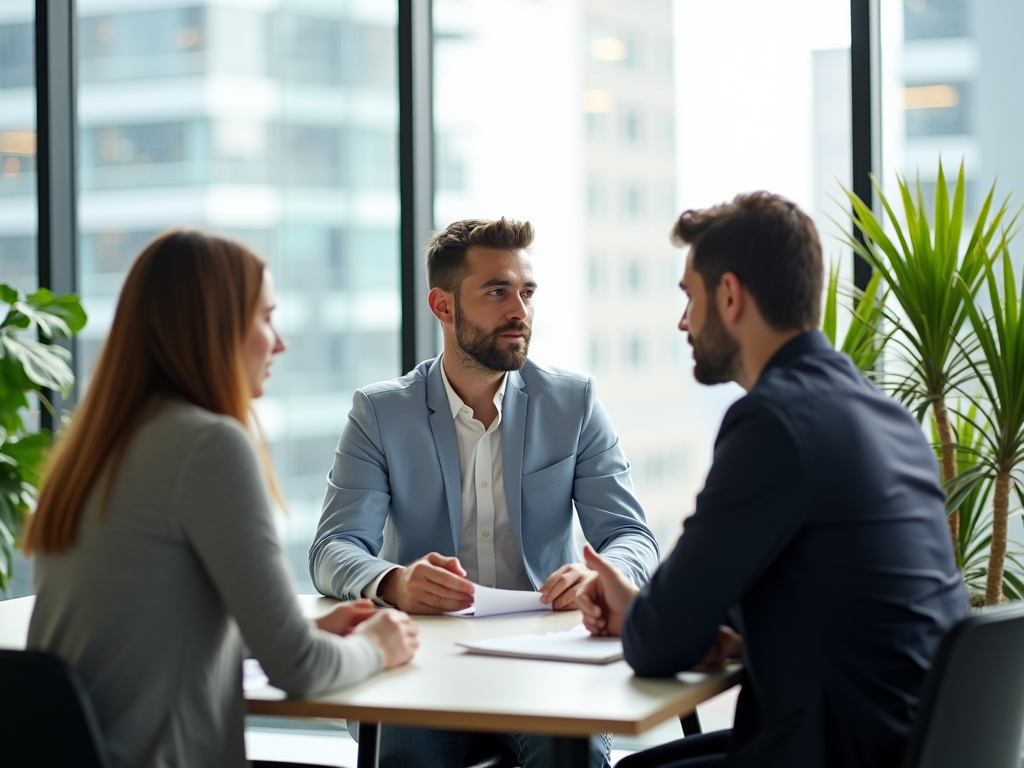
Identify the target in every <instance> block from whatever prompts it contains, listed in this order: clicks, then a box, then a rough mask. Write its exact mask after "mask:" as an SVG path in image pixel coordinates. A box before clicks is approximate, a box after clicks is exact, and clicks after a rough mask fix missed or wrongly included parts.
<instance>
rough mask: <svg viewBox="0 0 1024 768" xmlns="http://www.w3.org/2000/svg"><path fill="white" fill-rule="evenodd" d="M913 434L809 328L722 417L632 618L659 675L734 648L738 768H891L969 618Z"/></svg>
mask: <svg viewBox="0 0 1024 768" xmlns="http://www.w3.org/2000/svg"><path fill="white" fill-rule="evenodd" d="M943 498H944V497H943V493H942V488H941V486H940V483H939V473H938V464H937V462H936V459H935V454H934V452H933V450H932V448H931V447H930V446H929V444H928V442H927V441H926V440H925V437H924V434H923V432H922V429H921V425H920V424H919V423H918V422H917V421H916V420H915V419H914V418H913V416H911V415H910V414H909V413H908V412H907V411H906V410H905V409H904V408H903V407H902V406H900V405H899V404H898V403H897V402H895V401H894V400H892V399H891V398H889V397H887V396H886V395H884V394H882V393H881V392H879V390H878V389H877V388H876V387H875V386H874V385H873V384H871V383H870V382H869V381H868V380H867V379H865V377H864V376H863V375H862V374H861V373H860V372H859V371H858V370H857V369H856V367H855V366H854V365H853V364H852V363H851V361H850V360H849V358H847V357H846V356H845V355H842V354H839V353H837V352H835V351H834V350H833V349H832V348H831V347H830V346H829V343H828V340H827V339H826V338H825V336H824V335H823V334H821V333H820V332H818V331H813V332H809V333H805V334H802V335H800V336H798V337H796V338H795V339H793V340H792V341H790V342H789V343H788V344H786V345H785V346H784V347H783V348H782V349H780V350H779V352H778V353H777V354H776V355H775V356H774V357H773V358H772V360H771V361H770V362H769V364H768V365H767V367H766V368H765V370H764V372H763V374H762V375H761V378H760V379H759V380H758V382H757V384H756V385H755V386H754V388H753V389H752V390H751V391H750V393H749V394H748V395H747V396H746V397H743V398H742V399H740V400H739V401H738V402H737V403H735V404H734V405H733V406H732V407H731V408H730V409H729V411H728V413H727V414H726V415H725V419H724V420H723V422H722V427H721V430H720V431H719V434H718V438H717V440H716V442H715V453H714V462H713V465H712V467H711V471H710V473H709V475H708V479H707V484H706V485H705V487H704V490H703V491H702V492H701V493H700V495H699V496H698V497H697V510H696V512H695V514H694V515H693V516H692V517H690V518H689V519H688V520H687V521H686V523H685V530H684V533H683V535H682V537H681V538H680V540H679V543H678V544H677V545H676V548H675V550H674V551H673V552H672V554H671V555H670V556H669V557H668V558H667V559H666V561H665V562H664V563H663V564H662V566H661V567H660V568H659V569H658V571H657V572H656V573H655V575H654V576H653V578H652V579H651V582H650V583H649V584H648V586H647V587H645V588H644V590H643V591H642V592H641V594H640V596H639V597H638V598H637V600H636V601H635V603H634V604H633V606H632V607H631V608H630V611H629V613H628V614H627V616H626V620H625V624H624V628H623V642H624V647H625V653H626V659H627V661H628V662H629V663H630V664H631V665H632V666H633V668H634V669H635V670H636V671H637V673H638V674H641V675H648V676H666V675H671V674H674V673H676V672H679V671H681V670H685V669H689V668H690V667H692V666H694V665H695V664H697V663H698V662H699V661H700V660H701V658H702V657H703V655H704V653H705V652H706V651H707V649H708V647H709V646H710V644H711V641H712V639H713V638H714V637H715V634H716V632H717V630H718V627H719V625H721V624H725V623H730V620H729V618H727V616H728V617H730V618H731V623H732V624H733V626H735V627H736V628H737V629H738V630H740V631H741V633H742V635H743V640H744V664H745V670H746V673H745V674H746V679H745V682H744V684H743V689H742V692H741V694H740V700H739V704H738V708H737V712H736V721H735V727H734V729H733V736H732V742H731V746H730V751H729V760H728V765H729V766H730V767H732V768H740V767H741V766H742V767H746V766H750V767H751V768H753V767H755V766H756V768H776V767H782V766H785V767H786V768H801V766H806V768H824V767H825V766H850V767H851V768H853V767H854V766H857V767H858V768H861V767H864V768H866V767H867V766H871V768H883V767H884V766H897V765H899V763H900V760H901V757H902V754H903V750H904V745H905V741H906V737H907V734H908V732H909V729H910V724H911V721H912V719H913V717H914V714H915V711H916V709H917V704H918V697H919V693H920V688H921V684H922V681H923V678H924V675H925V672H926V671H927V669H928V667H929V664H930V662H931V658H932V654H933V653H934V651H935V649H936V647H937V645H938V643H939V640H940V639H941V637H942V635H943V633H944V632H945V630H946V629H947V628H948V627H949V626H950V625H951V624H952V623H953V622H954V621H955V620H956V619H958V618H960V617H961V616H964V615H965V614H966V613H967V612H968V605H967V595H966V590H965V588H964V585H963V582H962V580H961V577H960V574H959V572H958V570H957V568H956V565H955V564H954V560H953V548H952V544H951V542H950V538H949V529H948V526H947V523H946V518H945V514H944V510H943Z"/></svg>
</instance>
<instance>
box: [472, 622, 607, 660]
mask: <svg viewBox="0 0 1024 768" xmlns="http://www.w3.org/2000/svg"><path fill="white" fill-rule="evenodd" d="M456 645H461V646H462V647H463V648H466V649H468V650H469V652H470V653H484V654H488V655H490V656H511V657H513V658H518V659H545V660H548V661H580V662H584V663H586V664H608V663H609V662H612V661H618V660H619V659H621V658H622V640H620V639H619V638H617V637H593V636H592V635H591V634H590V633H589V632H588V631H587V628H586V627H584V626H583V625H582V624H580V625H579V626H578V627H574V628H573V629H570V630H569V631H567V632H548V633H547V634H544V635H509V636H508V637H494V638H491V639H490V640H471V641H466V642H459V643H456Z"/></svg>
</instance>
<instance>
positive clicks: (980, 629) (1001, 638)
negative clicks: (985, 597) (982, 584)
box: [903, 605, 1024, 768]
mask: <svg viewBox="0 0 1024 768" xmlns="http://www.w3.org/2000/svg"><path fill="white" fill-rule="evenodd" d="M1022 734H1024V606H1020V605H1011V606H999V607H997V608H991V609H987V610H985V611H982V612H980V613H978V614H975V615H974V616H970V617H968V618H966V619H964V620H962V621H961V622H959V623H958V624H956V625H954V626H953V628H952V629H951V630H950V631H949V632H948V633H947V635H946V637H944V638H943V640H942V643H941V644H940V645H939V650H938V652H937V653H936V654H935V659H934V661H933V662H932V668H931V670H930V671H929V673H928V676H927V677H926V678H925V684H924V689H923V691H922V694H921V706H920V709H919V710H918V714H917V719H916V721H915V722H914V726H913V728H912V729H911V733H910V740H909V742H908V744H907V752H906V757H905V760H904V763H903V765H904V768H964V767H965V766H971V768H1018V767H1019V766H1020V764H1021V736H1022Z"/></svg>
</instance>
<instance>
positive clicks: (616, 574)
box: [576, 544, 640, 637]
mask: <svg viewBox="0 0 1024 768" xmlns="http://www.w3.org/2000/svg"><path fill="white" fill-rule="evenodd" d="M583 559H584V560H586V561H587V565H588V566H590V569H591V570H592V571H594V572H595V573H596V574H597V578H596V579H590V580H588V581H587V582H586V584H585V586H584V587H583V589H582V590H580V592H579V594H578V595H577V596H576V606H577V607H578V608H579V609H580V611H582V612H583V624H584V626H585V627H586V628H587V629H589V630H590V634H592V635H611V636H614V637H618V636H619V635H621V634H622V620H623V618H625V616H626V610H627V609H628V608H629V606H630V603H632V602H633V600H634V598H636V596H637V593H638V592H640V590H639V589H637V588H636V587H634V586H633V585H632V584H630V582H629V580H628V579H627V578H626V577H625V576H623V575H622V573H621V572H620V571H619V569H618V568H616V567H615V566H614V565H612V564H611V563H609V562H608V561H607V560H605V559H604V558H603V557H601V556H600V555H599V554H597V552H595V551H594V548H593V547H591V546H590V545H589V544H587V545H586V546H585V547H583Z"/></svg>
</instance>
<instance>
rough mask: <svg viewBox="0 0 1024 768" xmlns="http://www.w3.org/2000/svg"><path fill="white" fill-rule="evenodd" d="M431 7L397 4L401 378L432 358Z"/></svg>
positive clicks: (424, 0) (423, 2)
mask: <svg viewBox="0 0 1024 768" xmlns="http://www.w3.org/2000/svg"><path fill="white" fill-rule="evenodd" d="M432 6H433V3H432V2H431V0H398V101H399V130H398V134H399V136H398V145H399V153H398V156H399V189H400V199H401V236H400V242H401V248H400V250H401V283H402V371H403V372H406V371H409V370H411V369H412V368H413V367H414V366H415V365H416V363H418V362H419V361H421V360H424V359H426V358H429V357H433V356H434V355H436V354H437V343H436V338H437V337H436V328H435V324H434V322H433V315H431V313H430V310H429V308H428V307H427V305H426V294H427V280H426V275H425V273H424V269H423V247H424V245H425V243H426V241H427V238H428V237H429V236H430V233H431V231H432V230H433V228H434V115H433V87H432V86H433V82H432V81H433V66H432V63H433V32H432V26H433V21H432V18H431V16H432V11H433V8H432Z"/></svg>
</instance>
